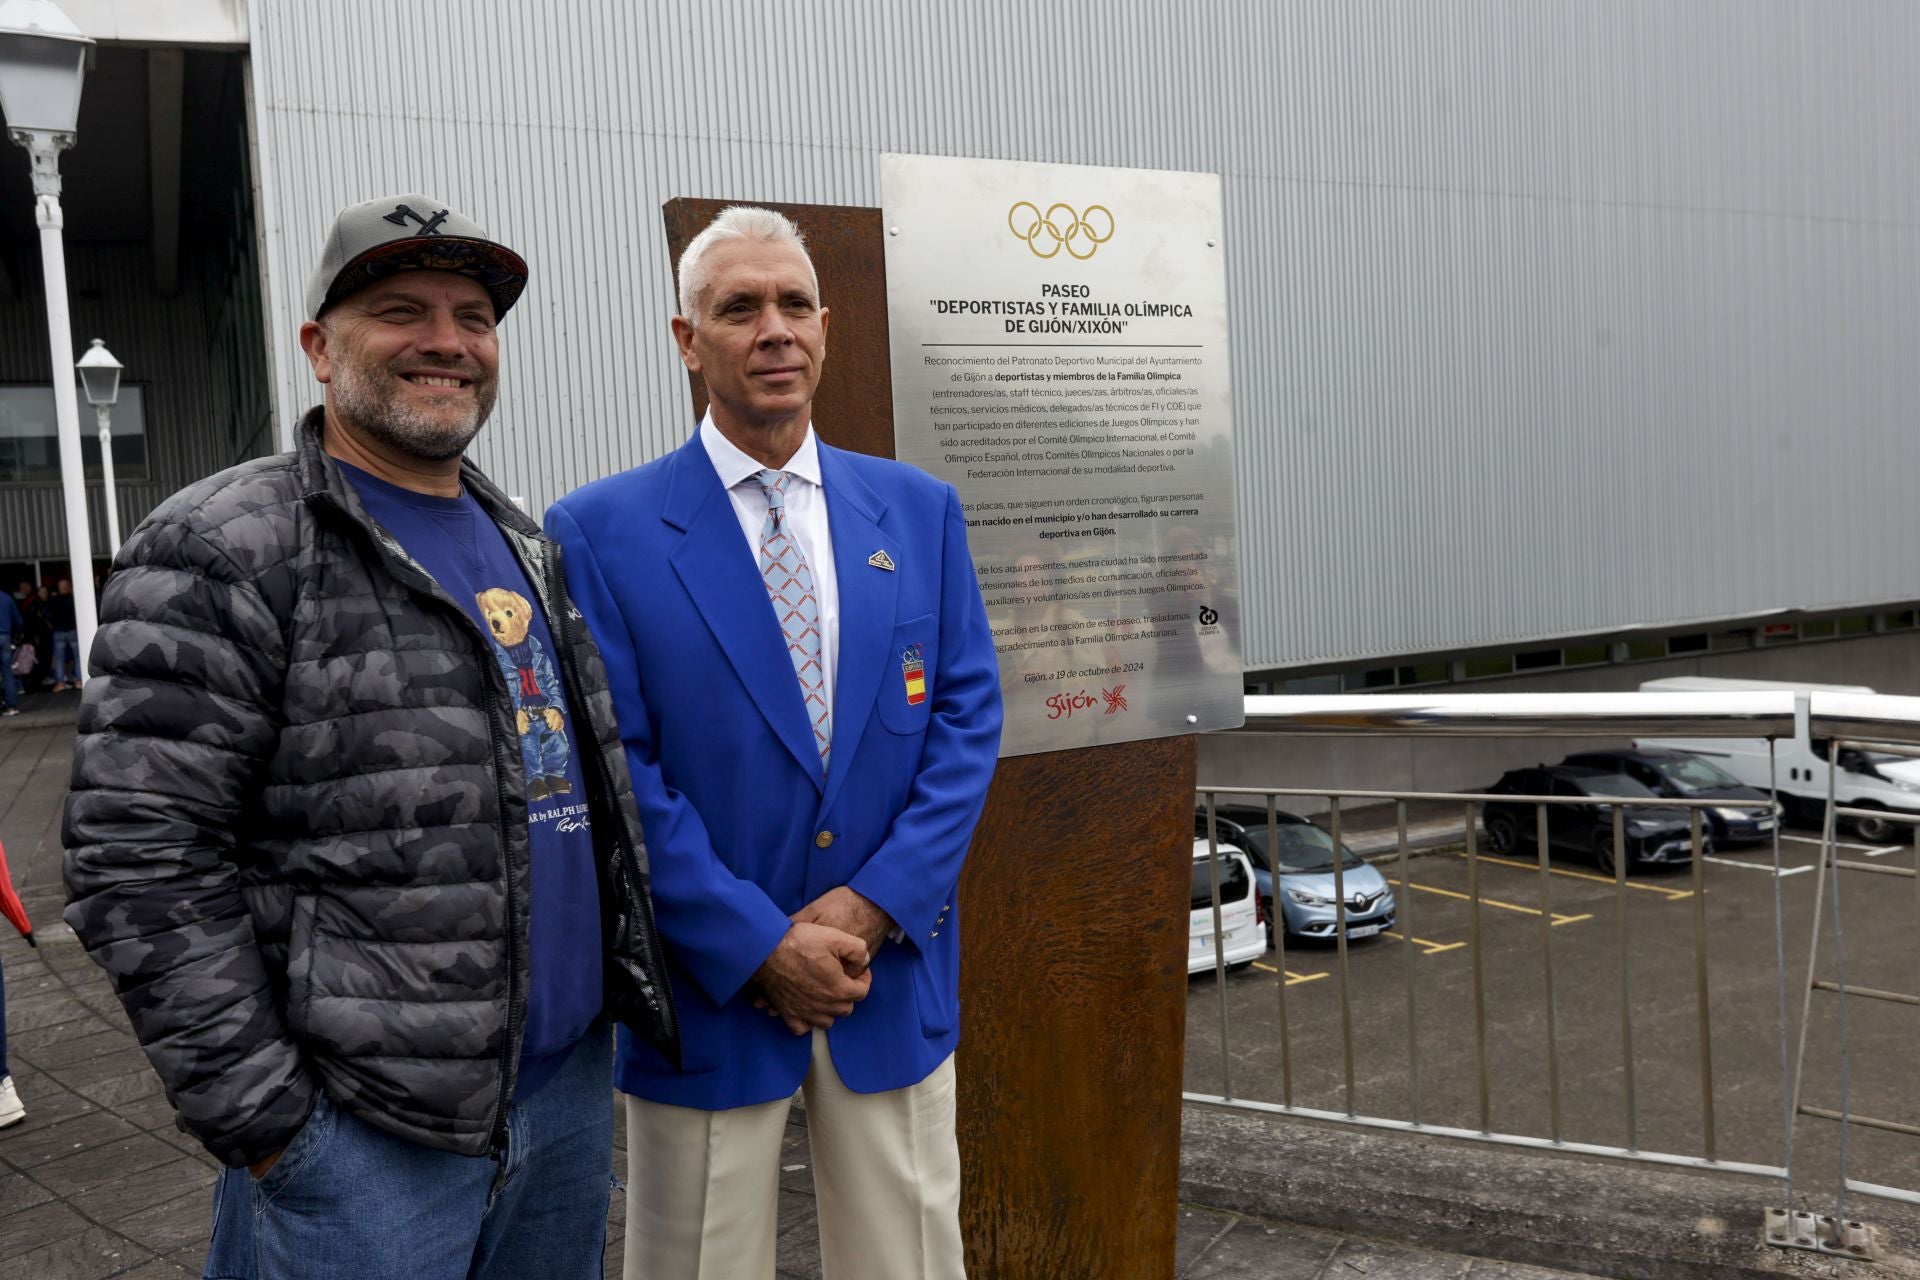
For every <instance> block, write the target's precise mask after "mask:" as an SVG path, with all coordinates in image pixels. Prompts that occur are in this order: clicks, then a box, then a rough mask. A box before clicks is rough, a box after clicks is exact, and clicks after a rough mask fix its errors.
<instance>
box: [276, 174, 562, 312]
mask: <svg viewBox="0 0 1920 1280" xmlns="http://www.w3.org/2000/svg"><path fill="white" fill-rule="evenodd" d="M401 271H452V272H454V273H455V274H458V275H463V276H469V277H471V278H472V279H473V280H475V281H477V282H478V283H479V285H480V287H481V288H483V289H485V290H486V291H487V293H488V295H489V296H490V297H492V299H493V317H494V319H495V320H498V319H500V318H501V317H502V316H504V315H506V314H507V308H509V307H511V306H512V305H513V304H514V302H515V301H516V300H518V299H519V297H520V291H521V290H522V289H524V288H526V287H527V263H526V259H524V258H522V257H521V256H520V255H519V254H517V253H515V252H514V251H513V250H511V249H509V248H507V246H505V245H503V244H500V243H498V242H497V241H495V240H493V239H491V238H489V237H488V235H487V232H486V228H484V227H482V226H481V225H480V224H479V223H477V222H474V221H473V220H472V219H470V218H466V217H463V216H461V215H460V214H457V213H455V212H454V211H453V210H452V209H451V208H450V207H448V205H447V204H446V202H445V201H442V200H436V199H434V198H433V197H432V196H423V195H419V194H417V193H416V194H413V195H399V196H381V197H380V198H378V199H377V200H369V201H367V202H366V203H365V204H356V205H353V206H351V207H349V208H345V209H342V210H341V211H340V212H339V213H337V214H335V215H334V218H333V229H332V230H330V231H329V232H327V243H326V247H325V248H323V249H321V251H320V264H319V265H318V266H316V267H315V268H314V269H313V275H312V276H311V277H309V278H308V280H307V319H309V320H318V319H319V318H320V313H321V312H322V311H325V310H326V309H327V308H328V307H330V306H332V305H333V304H334V303H336V302H338V301H340V299H342V298H344V297H346V296H347V295H348V294H350V293H355V292H357V291H359V290H360V289H363V288H365V287H366V286H367V285H369V284H372V283H373V282H374V281H375V280H379V279H382V278H383V277H386V276H390V275H393V274H395V273H396V272H401Z"/></svg>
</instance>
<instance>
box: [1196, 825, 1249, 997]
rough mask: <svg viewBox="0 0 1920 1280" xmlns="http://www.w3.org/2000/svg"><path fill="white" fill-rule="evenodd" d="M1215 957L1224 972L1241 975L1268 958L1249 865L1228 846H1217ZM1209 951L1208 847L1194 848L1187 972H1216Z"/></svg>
mask: <svg viewBox="0 0 1920 1280" xmlns="http://www.w3.org/2000/svg"><path fill="white" fill-rule="evenodd" d="M1220 853H1221V858H1220V954H1221V957H1222V958H1224V959H1225V960H1226V962H1227V968H1229V969H1240V968H1244V967H1245V966H1247V965H1249V964H1251V963H1253V962H1254V961H1255V960H1258V959H1259V958H1260V957H1261V956H1263V955H1265V954H1266V953H1267V931H1266V926H1265V923H1264V921H1263V920H1262V919H1261V915H1260V895H1259V894H1258V893H1257V892H1255V890H1254V887H1253V865H1252V864H1251V863H1249V862H1248V861H1247V855H1246V854H1245V853H1243V852H1241V851H1240V850H1239V849H1235V848H1233V847H1232V846H1231V845H1224V844H1223V845H1221V846H1220ZM1216 964H1217V961H1216V960H1215V958H1214V950H1213V861H1212V859H1211V858H1209V857H1208V854H1207V842H1206V841H1205V840H1195V841H1194V842H1193V910H1192V913H1191V915H1190V916H1189V918H1188V921H1187V972H1188V973H1189V974H1195V973H1204V972H1206V971H1207V970H1209V969H1212V968H1214V967H1216Z"/></svg>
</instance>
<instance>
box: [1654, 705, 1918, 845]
mask: <svg viewBox="0 0 1920 1280" xmlns="http://www.w3.org/2000/svg"><path fill="white" fill-rule="evenodd" d="M1640 690H1641V692H1643V693H1740V692H1746V693H1757V692H1766V691H1772V692H1786V693H1791V694H1793V695H1794V700H1793V702H1794V709H1793V737H1792V738H1791V739H1788V738H1782V739H1781V740H1780V741H1779V742H1777V743H1773V744H1771V749H1769V744H1768V742H1767V740H1766V739H1765V738H1684V739H1683V738H1661V739H1651V738H1650V739H1647V740H1645V741H1639V740H1636V741H1635V742H1634V744H1633V745H1634V746H1636V747H1666V748H1668V749H1670V750H1674V751H1686V752H1689V753H1690V754H1692V755H1696V756H1704V757H1705V758H1707V759H1708V760H1711V761H1713V762H1714V763H1715V764H1717V765H1719V766H1720V767H1721V768H1722V769H1725V770H1726V771H1727V772H1728V773H1730V774H1732V775H1733V776H1734V777H1735V778H1736V779H1737V780H1738V781H1740V782H1744V783H1746V784H1747V785H1748V786H1750V787H1760V788H1763V789H1764V788H1765V787H1767V786H1769V785H1772V786H1773V787H1774V788H1775V794H1777V795H1778V796H1779V797H1780V801H1781V803H1782V804H1784V805H1785V806H1786V808H1787V813H1788V814H1789V815H1792V816H1797V817H1801V818H1810V819H1818V818H1819V816H1820V815H1821V814H1822V813H1824V812H1825V810H1826V804H1827V787H1828V778H1827V775H1828V774H1829V773H1831V774H1832V775H1833V778H1832V787H1833V798H1834V800H1835V801H1836V802H1837V803H1838V804H1839V805H1840V806H1841V807H1842V808H1847V809H1892V810H1895V811H1898V812H1903V813H1920V760H1913V759H1908V758H1907V757H1905V756H1896V755H1889V754H1887V753H1886V752H1884V751H1862V750H1860V749H1858V748H1854V747H1842V748H1841V749H1840V757H1839V759H1838V760H1837V761H1836V762H1834V764H1832V765H1830V764H1829V763H1828V761H1827V744H1826V743H1825V742H1816V741H1814V740H1813V738H1812V735H1811V733H1810V732H1809V729H1808V723H1807V700H1808V698H1809V696H1810V695H1812V694H1815V693H1872V692H1873V690H1871V689H1869V688H1867V687H1866V686H1864V685H1857V684H1797V683H1794V682H1792V681H1786V680H1728V679H1721V678H1718V677H1715V676H1674V677H1671V678H1669V679H1666V680H1649V681H1647V682H1646V683H1645V684H1643V685H1641V686H1640ZM1836 766H1837V767H1836ZM1770 780H1771V782H1770ZM1847 823H1848V825H1849V826H1851V827H1852V828H1853V830H1854V832H1855V834H1857V835H1858V836H1859V837H1860V838H1861V839H1862V840H1866V841H1868V842H1870V843H1873V844H1882V843H1885V842H1887V841H1890V840H1896V839H1901V838H1903V833H1904V832H1905V831H1907V830H1909V828H1908V826H1907V824H1905V823H1902V822H1896V821H1894V820H1893V819H1892V818H1882V817H1878V816H1871V817H1865V818H1849V819H1847Z"/></svg>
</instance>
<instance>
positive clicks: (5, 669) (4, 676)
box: [0, 596, 27, 1066]
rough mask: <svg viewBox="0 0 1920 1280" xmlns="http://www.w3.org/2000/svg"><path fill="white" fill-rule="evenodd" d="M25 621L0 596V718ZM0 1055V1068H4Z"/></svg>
mask: <svg viewBox="0 0 1920 1280" xmlns="http://www.w3.org/2000/svg"><path fill="white" fill-rule="evenodd" d="M26 631H27V620H26V618H25V617H24V616H22V614H21V613H20V606H18V605H16V604H15V603H14V602H13V597H12V596H0V716H17V715H19V714H20V677H19V676H18V675H17V674H15V672H14V670H13V646H14V643H15V641H16V639H24V638H25V636H26ZM4 1065H5V1062H4V1055H0V1066H4Z"/></svg>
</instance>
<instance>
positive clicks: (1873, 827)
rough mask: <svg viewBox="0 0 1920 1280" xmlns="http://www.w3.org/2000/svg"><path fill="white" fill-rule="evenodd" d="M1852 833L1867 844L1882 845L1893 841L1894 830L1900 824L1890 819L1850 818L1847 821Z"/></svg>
mask: <svg viewBox="0 0 1920 1280" xmlns="http://www.w3.org/2000/svg"><path fill="white" fill-rule="evenodd" d="M1848 821H1849V823H1850V824H1851V825H1852V827H1853V833H1854V834H1855V835H1857V836H1859V837H1860V838H1861V839H1862V840H1865V841H1866V842H1867V843H1868V844H1884V843H1886V842H1887V841H1889V840H1891V839H1893V835H1894V828H1896V827H1898V826H1899V825H1900V824H1899V823H1897V822H1895V821H1894V820H1893V819H1891V818H1880V817H1874V818H1851V819H1849V820H1848Z"/></svg>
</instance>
